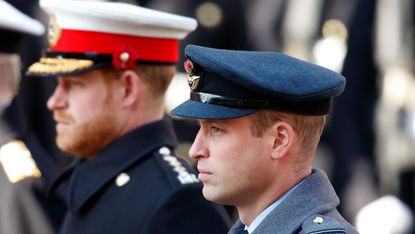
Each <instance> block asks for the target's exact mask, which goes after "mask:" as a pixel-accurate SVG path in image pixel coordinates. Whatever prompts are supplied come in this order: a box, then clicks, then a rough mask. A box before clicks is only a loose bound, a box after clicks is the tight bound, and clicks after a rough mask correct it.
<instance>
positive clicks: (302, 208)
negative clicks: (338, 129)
mask: <svg viewBox="0 0 415 234" xmlns="http://www.w3.org/2000/svg"><path fill="white" fill-rule="evenodd" d="M298 201H306V203H304V204H302V205H299V204H298ZM339 203H340V201H339V198H338V197H337V195H336V192H335V191H334V189H333V187H332V186H331V184H330V181H329V179H328V178H327V175H326V174H325V173H324V172H323V171H321V170H319V169H314V170H313V172H312V174H311V175H310V176H308V177H306V178H305V179H304V180H303V182H302V183H301V184H299V185H298V187H297V188H296V189H294V190H293V191H292V192H291V194H289V196H288V197H287V198H286V199H285V200H284V201H283V202H282V203H281V204H279V205H278V206H277V207H276V208H275V209H274V210H273V211H272V212H271V213H270V214H269V215H268V216H267V217H266V218H265V219H264V220H263V221H262V222H261V223H260V224H259V226H258V227H257V228H256V229H255V231H254V232H253V233H254V234H255V233H272V232H273V231H275V228H276V227H277V228H278V232H279V233H295V231H298V229H299V228H300V227H301V224H302V223H303V222H304V220H305V219H306V218H308V217H310V216H311V215H313V214H316V213H326V212H327V211H330V210H332V209H335V208H336V207H337V206H338V205H339Z"/></svg>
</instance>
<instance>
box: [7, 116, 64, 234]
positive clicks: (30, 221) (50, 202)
mask: <svg viewBox="0 0 415 234" xmlns="http://www.w3.org/2000/svg"><path fill="white" fill-rule="evenodd" d="M6 110H7V109H6ZM3 117H4V116H3V115H0V165H1V166H0V190H1V196H0V233H7V234H21V233H33V234H36V233H38V234H48V233H51V234H52V233H56V231H57V227H58V226H59V225H60V222H61V221H62V218H63V214H64V211H65V205H64V203H63V201H61V200H60V199H59V198H58V197H54V196H53V197H49V198H48V197H46V186H47V185H46V183H45V180H44V177H43V175H42V173H41V171H40V170H39V168H38V166H37V164H36V162H35V161H34V158H35V157H34V155H36V156H37V157H44V158H46V157H47V155H40V154H44V152H42V151H39V150H38V149H40V146H37V145H36V144H37V142H36V141H33V139H32V138H31V137H24V136H19V135H18V134H17V133H16V132H15V131H13V129H12V128H11V126H10V125H8V124H7V122H6V121H5V120H4V118H3ZM32 155H33V157H32Z"/></svg>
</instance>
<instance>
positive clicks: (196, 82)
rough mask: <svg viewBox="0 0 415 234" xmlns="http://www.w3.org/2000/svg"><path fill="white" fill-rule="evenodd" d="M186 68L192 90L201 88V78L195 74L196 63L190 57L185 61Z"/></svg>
mask: <svg viewBox="0 0 415 234" xmlns="http://www.w3.org/2000/svg"><path fill="white" fill-rule="evenodd" d="M184 69H185V70H186V73H187V82H188V84H189V87H190V89H191V90H192V91H196V90H198V89H199V88H200V85H201V82H200V81H201V79H200V76H195V75H194V74H193V70H194V65H193V63H192V61H190V60H189V59H188V60H186V61H185V62H184Z"/></svg>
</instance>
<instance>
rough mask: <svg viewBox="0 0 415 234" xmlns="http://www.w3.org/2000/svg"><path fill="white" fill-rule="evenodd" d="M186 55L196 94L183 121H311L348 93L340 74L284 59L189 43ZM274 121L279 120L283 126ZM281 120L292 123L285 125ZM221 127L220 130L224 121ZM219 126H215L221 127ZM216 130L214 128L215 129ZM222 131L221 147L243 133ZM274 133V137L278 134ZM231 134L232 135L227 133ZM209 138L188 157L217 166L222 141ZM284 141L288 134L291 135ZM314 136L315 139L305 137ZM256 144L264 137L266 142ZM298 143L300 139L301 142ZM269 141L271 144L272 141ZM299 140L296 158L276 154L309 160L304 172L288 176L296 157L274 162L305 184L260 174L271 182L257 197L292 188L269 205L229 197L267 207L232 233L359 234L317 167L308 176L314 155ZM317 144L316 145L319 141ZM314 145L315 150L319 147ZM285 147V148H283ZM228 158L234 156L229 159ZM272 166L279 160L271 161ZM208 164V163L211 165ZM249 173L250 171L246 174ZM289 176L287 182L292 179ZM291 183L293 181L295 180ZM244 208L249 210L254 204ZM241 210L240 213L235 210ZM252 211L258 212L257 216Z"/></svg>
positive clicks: (180, 111)
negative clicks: (291, 117) (268, 115)
mask: <svg viewBox="0 0 415 234" xmlns="http://www.w3.org/2000/svg"><path fill="white" fill-rule="evenodd" d="M185 53H186V56H187V58H188V60H187V61H186V62H185V64H184V66H185V70H186V72H187V78H188V83H189V86H190V89H191V92H190V98H189V100H187V101H185V102H184V103H182V104H181V105H179V106H178V107H176V108H175V109H173V110H172V114H173V115H177V116H181V117H187V118H193V119H202V120H205V119H207V120H211V121H212V122H213V123H215V122H214V121H215V120H223V119H226V120H229V121H232V119H235V118H240V117H246V116H249V115H251V114H254V113H256V112H257V111H259V110H263V109H266V110H273V111H275V112H279V113H291V114H295V115H302V116H304V117H306V118H311V116H324V115H326V114H328V113H329V112H330V108H331V103H332V99H333V97H335V96H338V95H340V94H341V93H342V92H343V90H344V88H345V83H346V82H345V78H344V77H342V76H341V75H340V74H337V73H335V72H333V71H330V70H328V69H325V68H322V67H319V66H317V65H314V64H310V63H307V62H304V61H301V60H298V59H296V58H293V57H290V56H287V55H284V54H281V53H276V52H258V51H236V50H222V49H214V48H207V47H202V46H196V45H187V46H186V49H185ZM287 119H288V117H287ZM320 120H321V125H320V127H321V128H323V124H324V123H323V121H324V117H322V118H320ZM273 121H274V122H279V120H273ZM281 121H282V122H284V121H285V122H289V121H286V120H284V119H283V120H281ZM220 123H221V124H222V122H220ZM203 124H204V122H203V121H201V126H202V129H203V127H205V128H209V125H208V124H206V125H208V126H204V125H203ZM221 124H218V125H219V126H220V125H221ZM232 124H234V122H232V123H230V124H229V125H230V126H232ZM252 125H253V124H252ZM212 126H215V125H214V124H212ZM274 126H275V125H274ZM293 126H294V124H293ZM224 129H225V130H223V129H221V128H220V127H219V130H218V131H219V132H220V137H222V134H223V138H218V139H221V140H222V139H225V140H224V141H226V140H228V139H232V140H234V138H236V137H235V135H237V133H239V132H237V133H235V132H236V130H235V129H236V127H228V128H224ZM267 130H268V129H267ZM272 130H273V131H274V133H276V132H278V131H279V130H276V131H275V130H274V129H272ZM205 131H206V130H205ZM270 131H271V130H270ZM270 131H268V132H267V134H268V133H269V132H270ZM229 132H231V133H232V134H234V135H232V134H229ZM287 132H288V131H287ZM199 133H200V132H199ZM251 133H252V132H251ZM278 133H279V132H278ZM204 134H205V133H204V132H203V130H202V133H200V137H199V135H198V137H196V141H197V140H198V138H199V139H202V140H199V141H200V142H196V143H195V145H196V146H195V149H194V151H195V152H193V155H192V152H191V151H192V150H190V152H191V153H190V154H191V156H192V157H194V158H196V159H201V160H204V161H208V160H209V158H214V157H216V160H217V161H220V156H221V155H220V154H219V155H214V154H213V153H212V154H210V152H211V151H210V150H211V149H212V148H214V147H215V146H216V145H215V144H216V142H215V141H216V140H217V138H215V135H213V134H212V135H213V136H212V138H213V139H214V140H211V139H209V137H211V135H209V134H208V133H206V135H204ZM271 135H272V134H271ZM281 135H283V134H281ZM287 135H289V134H288V133H287ZM267 136H268V135H267ZM310 136H312V134H311V135H309V136H304V137H310ZM316 136H317V135H316ZM232 137H234V138H232ZM297 137H298V136H297ZM312 137H314V136H312ZM317 137H319V135H318V136H317ZM258 138H261V136H259V137H258ZM287 138H288V137H287ZM298 138H300V139H301V137H298ZM266 139H267V140H268V139H269V138H266ZM273 139H274V144H276V145H278V146H281V145H282V144H279V143H275V142H277V141H283V140H286V141H287V142H288V141H289V140H287V139H277V137H275V136H274V138H273ZM259 140H262V139H259ZM202 141H203V142H202ZM204 141H206V142H204ZM298 141H300V140H298ZM298 141H296V140H292V141H291V142H292V144H293V145H294V144H295V145H296V147H298V148H295V150H294V151H295V153H293V152H288V153H281V154H279V153H275V154H276V155H278V157H283V158H284V159H286V158H288V159H287V160H290V159H292V158H290V157H308V158H305V159H304V162H303V163H304V165H301V166H299V167H298V168H299V169H298V168H296V169H295V170H297V171H296V172H293V171H291V170H292V168H291V167H296V166H293V164H296V163H297V162H298V161H296V160H297V159H295V160H293V161H289V162H290V163H286V164H285V163H284V162H282V161H283V160H281V161H278V162H277V163H276V164H278V166H279V168H282V167H288V168H290V169H289V170H288V173H292V174H300V173H303V176H302V177H301V178H296V179H297V181H298V180H301V182H299V183H297V184H294V183H290V182H287V184H284V183H285V181H283V180H278V179H275V180H272V178H273V177H274V178H278V177H279V174H278V172H275V174H274V175H269V174H266V175H263V176H264V178H265V180H267V179H269V180H272V182H270V183H269V187H267V188H266V189H263V190H261V191H259V192H257V193H256V194H254V195H258V194H261V192H263V193H266V192H269V191H272V190H275V191H279V190H278V189H279V188H274V187H272V186H275V184H278V185H279V186H280V187H284V185H285V186H287V187H288V188H289V189H286V190H284V191H279V192H280V193H282V195H280V196H278V197H276V198H274V201H272V202H269V201H268V200H267V201H261V200H260V199H258V200H255V201H254V202H252V201H244V200H243V199H244V196H247V194H232V195H234V196H235V197H237V196H238V199H239V200H238V201H239V202H240V201H241V200H242V201H244V202H245V203H248V204H249V205H252V204H256V203H259V204H262V203H267V205H268V206H267V207H266V208H265V209H264V210H261V211H260V212H258V213H256V217H254V218H253V219H252V220H247V222H250V223H248V224H247V225H248V226H245V224H242V222H240V221H238V222H237V223H236V224H235V225H234V226H233V227H232V229H231V230H230V232H229V234H239V233H241V234H242V233H247V232H246V231H245V232H244V230H245V229H247V231H250V232H251V233H250V234H268V233H269V234H271V233H284V234H286V233H301V234H305V233H357V231H356V230H355V229H354V228H353V226H352V225H350V224H349V223H348V222H347V221H346V220H345V219H344V218H343V217H342V216H341V215H340V214H339V212H338V211H337V209H336V207H337V206H338V205H339V203H340V202H339V198H338V197H337V195H336V193H335V191H334V189H333V187H332V185H331V184H330V181H329V180H328V178H327V176H326V175H325V173H324V172H323V171H321V170H319V169H314V170H313V171H312V172H311V174H310V175H309V173H310V172H309V168H311V161H312V154H313V153H314V151H307V150H304V151H303V149H302V147H304V146H303V145H302V144H301V143H299V142H298ZM307 144H313V143H307ZM314 144H317V142H315V143H314ZM313 146H315V147H317V146H316V145H313ZM246 147H247V148H248V147H250V146H246ZM283 147H284V146H281V148H283ZM284 149H285V150H287V151H291V149H292V148H290V147H287V148H284ZM215 150H216V149H215ZM249 150H250V149H249ZM267 152H268V153H269V154H272V153H273V152H275V151H271V150H270V151H267ZM299 152H300V153H299ZM215 153H217V152H215ZM228 153H229V152H228ZM300 154H301V155H300ZM232 156H233V155H232ZM244 156H246V155H244ZM248 156H250V155H248ZM255 156H256V155H255ZM258 157H262V158H261V160H263V158H264V157H265V158H267V159H269V158H271V156H269V155H258ZM229 158H232V157H231V156H229ZM234 158H235V160H234V161H232V162H233V163H238V161H237V159H239V158H237V156H234ZM234 158H232V159H234ZM261 160H259V161H261ZM273 160H279V159H275V158H273ZM306 160H308V161H306ZM199 162H200V161H199ZM268 162H269V163H271V164H272V163H273V162H275V161H271V160H269V161H268ZM226 163H228V161H226V162H225V164H226ZM206 164H208V165H209V163H206ZM222 166H223V165H222ZM232 166H234V165H232ZM262 166H263V165H262ZM272 166H273V165H272ZM270 168H271V169H270V170H274V169H275V168H276V167H275V166H274V167H270ZM213 169H214V170H215V169H217V168H213ZM221 169H222V168H221ZM267 169H268V167H267ZM248 170H249V169H246V171H248ZM299 171H300V172H299ZM224 173H226V172H224ZM229 173H232V172H229ZM236 173H238V172H236ZM245 173H248V172H245ZM259 173H260V172H259ZM216 174H220V173H216ZM232 176H233V177H237V176H238V174H232ZM287 176H288V177H290V175H287ZM217 177H219V176H217ZM229 177H231V176H229ZM291 177H295V176H292V175H291ZM284 178H285V177H284ZM221 179H222V178H221V177H219V178H216V181H220V180H221ZM291 179H293V178H291ZM208 183H209V182H208ZM209 185H210V186H211V187H214V185H211V184H208V186H207V187H208V189H209V188H210V187H209ZM243 189H245V190H244V191H248V190H249V189H250V186H249V185H246V184H245V185H244V187H243ZM230 193H231V192H230ZM232 195H229V194H227V197H228V198H227V199H228V200H230V199H231V198H229V197H232ZM254 195H252V194H249V196H248V197H250V198H251V197H253V196H254ZM216 196H218V195H216ZM248 200H249V199H248ZM227 202H234V201H227ZM249 202H251V203H249ZM261 202H262V203H261ZM240 203H243V202H240ZM245 203H244V206H245V207H247V206H249V205H247V204H245ZM236 206H237V208H239V207H238V204H236ZM250 212H252V213H255V212H257V211H250ZM245 213H246V212H245ZM248 213H249V212H248ZM245 216H246V215H245Z"/></svg>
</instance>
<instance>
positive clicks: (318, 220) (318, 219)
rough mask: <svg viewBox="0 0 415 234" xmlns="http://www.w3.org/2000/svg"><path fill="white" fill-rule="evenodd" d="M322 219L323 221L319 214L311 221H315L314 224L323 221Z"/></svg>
mask: <svg viewBox="0 0 415 234" xmlns="http://www.w3.org/2000/svg"><path fill="white" fill-rule="evenodd" d="M323 221H324V219H323V218H322V217H320V216H317V217H315V218H314V219H313V222H314V223H316V224H321V223H323Z"/></svg>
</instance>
